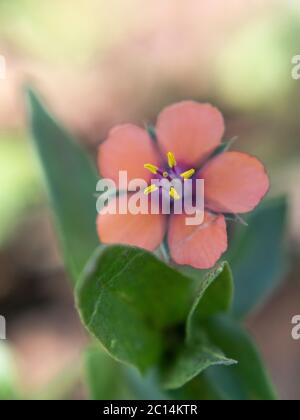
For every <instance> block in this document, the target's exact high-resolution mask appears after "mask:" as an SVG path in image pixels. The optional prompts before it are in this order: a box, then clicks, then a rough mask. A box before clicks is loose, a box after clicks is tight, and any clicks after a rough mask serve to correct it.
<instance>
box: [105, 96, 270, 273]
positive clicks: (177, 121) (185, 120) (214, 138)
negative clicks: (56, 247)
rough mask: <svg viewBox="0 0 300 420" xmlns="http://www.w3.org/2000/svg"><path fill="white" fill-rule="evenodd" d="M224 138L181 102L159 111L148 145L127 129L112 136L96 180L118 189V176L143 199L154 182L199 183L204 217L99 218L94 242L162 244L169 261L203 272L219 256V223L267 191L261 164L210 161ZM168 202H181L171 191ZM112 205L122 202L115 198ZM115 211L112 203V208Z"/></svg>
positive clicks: (229, 155) (214, 114)
mask: <svg viewBox="0 0 300 420" xmlns="http://www.w3.org/2000/svg"><path fill="white" fill-rule="evenodd" d="M223 135H224V119H223V116H222V114H221V113H220V112H219V111H218V109H216V108H215V107H213V106H211V105H209V104H202V103H197V102H193V101H184V102H180V103H176V104H174V105H171V106H168V107H167V108H165V109H164V110H163V111H162V112H161V113H160V115H159V117H158V120H157V124H156V127H155V140H154V139H153V138H152V137H153V136H151V135H150V134H149V132H148V131H147V130H145V129H142V128H140V127H138V126H135V125H132V124H125V125H120V126H117V127H115V128H113V129H112V130H111V131H110V133H109V135H108V138H107V139H106V140H105V141H104V142H103V143H102V144H101V145H100V147H99V157H98V164H99V170H100V173H101V175H102V176H103V177H105V178H109V179H112V180H113V181H115V182H116V183H117V182H118V174H119V172H120V171H127V175H128V179H129V180H133V179H138V178H139V179H144V180H145V181H146V182H147V183H148V187H147V188H146V189H145V190H144V193H145V194H146V195H149V196H151V195H152V194H153V193H155V192H157V190H158V189H159V188H160V187H158V186H157V185H156V184H155V183H153V182H152V181H153V178H154V179H156V180H159V179H167V180H170V181H172V180H177V181H180V182H182V183H184V182H185V181H186V180H197V179H202V180H204V215H203V222H202V223H201V224H199V225H188V224H187V223H186V215H185V214H184V213H182V214H175V213H174V212H173V213H172V211H171V214H170V215H166V214H163V213H159V214H152V213H148V214H131V213H129V212H128V213H126V214H120V213H117V214H110V213H109V212H100V214H99V215H98V219H97V231H98V235H99V238H100V240H101V242H103V243H106V244H112V243H119V244H120V243H121V244H128V245H132V246H138V247H141V248H145V249H147V250H150V251H154V250H155V249H156V248H158V247H159V245H160V244H161V243H162V242H163V241H164V238H165V237H166V240H167V243H168V248H169V252H170V256H171V258H172V260H173V261H174V262H175V263H177V264H180V265H191V266H193V267H195V268H199V269H207V268H211V267H212V266H214V265H215V263H216V262H217V261H218V259H219V258H220V257H221V255H222V254H223V253H224V252H225V251H226V249H227V246H228V244H227V230H226V217H225V216H226V215H228V214H232V215H238V214H243V213H247V212H250V211H251V210H253V209H254V208H255V207H256V206H257V205H258V204H259V202H260V201H261V200H262V198H263V197H264V196H265V194H266V193H267V191H268V189H269V178H268V175H267V174H266V171H265V168H264V166H263V165H262V163H261V162H260V161H259V160H258V159H257V158H255V157H253V156H250V155H248V154H246V153H241V152H237V151H228V150H225V151H223V152H220V153H216V151H217V150H218V149H219V147H220V145H221V140H222V138H223ZM168 194H169V196H170V198H171V200H173V201H174V202H175V201H177V200H184V198H185V197H184V196H181V195H180V194H179V193H178V191H177V190H176V188H174V187H171V188H170V189H169V191H168ZM114 200H116V201H120V200H122V196H121V195H120V196H119V197H117V198H115V199H114ZM113 204H116V203H113Z"/></svg>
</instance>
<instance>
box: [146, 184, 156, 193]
mask: <svg viewBox="0 0 300 420" xmlns="http://www.w3.org/2000/svg"><path fill="white" fill-rule="evenodd" d="M156 190H158V187H157V186H156V185H155V184H151V185H149V187H147V188H145V189H144V194H145V195H148V194H151V193H152V192H154V191H156Z"/></svg>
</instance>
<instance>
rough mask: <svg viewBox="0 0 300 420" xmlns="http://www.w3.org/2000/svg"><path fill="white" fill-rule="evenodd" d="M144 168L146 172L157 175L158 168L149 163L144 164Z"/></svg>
mask: <svg viewBox="0 0 300 420" xmlns="http://www.w3.org/2000/svg"><path fill="white" fill-rule="evenodd" d="M144 168H145V169H148V171H150V172H151V173H152V174H154V175H156V174H157V171H158V167H157V166H155V165H152V164H151V163H145V165H144Z"/></svg>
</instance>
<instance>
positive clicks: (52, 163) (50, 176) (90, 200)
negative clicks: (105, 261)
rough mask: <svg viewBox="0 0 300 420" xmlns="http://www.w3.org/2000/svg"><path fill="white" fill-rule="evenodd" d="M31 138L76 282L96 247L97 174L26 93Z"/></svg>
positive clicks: (79, 148) (33, 98) (84, 156)
mask: <svg viewBox="0 0 300 420" xmlns="http://www.w3.org/2000/svg"><path fill="white" fill-rule="evenodd" d="M27 103H28V115H29V119H30V126H31V131H32V137H33V141H34V145H35V148H36V151H37V153H38V156H39V159H40V163H41V166H42V169H43V173H44V176H45V180H46V186H47V191H48V194H49V198H50V201H51V205H52V209H53V210H54V216H55V221H56V226H57V229H58V232H59V237H60V241H61V244H62V249H63V252H64V257H65V261H66V266H67V268H68V270H69V271H70V273H71V275H72V277H73V280H74V281H76V280H77V278H78V277H79V275H80V273H81V271H82V270H83V268H84V266H85V264H86V262H87V260H88V258H89V257H90V255H91V254H92V252H94V250H95V248H96V247H97V245H98V244H99V241H98V238H97V235H96V228H95V220H96V203H95V198H94V192H95V189H96V183H97V173H96V170H95V167H94V165H93V164H92V163H91V162H90V160H89V158H88V156H87V154H86V153H85V152H84V151H83V149H82V148H81V147H80V146H79V144H77V143H76V142H75V141H74V140H73V139H72V138H71V136H70V135H69V134H68V133H66V132H65V130H64V129H63V128H62V127H61V126H60V125H59V124H58V123H57V122H56V121H55V119H54V118H53V117H52V116H51V115H50V114H49V113H48V112H47V110H46V109H45V108H44V106H43V104H42V102H41V100H40V99H39V98H38V96H37V95H36V94H35V93H34V92H33V91H32V90H30V89H29V90H28V91H27Z"/></svg>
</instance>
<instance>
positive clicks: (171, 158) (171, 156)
mask: <svg viewBox="0 0 300 420" xmlns="http://www.w3.org/2000/svg"><path fill="white" fill-rule="evenodd" d="M167 157H168V164H169V167H170V168H174V166H176V159H175V156H174V154H173V153H172V152H168V154H167Z"/></svg>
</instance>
